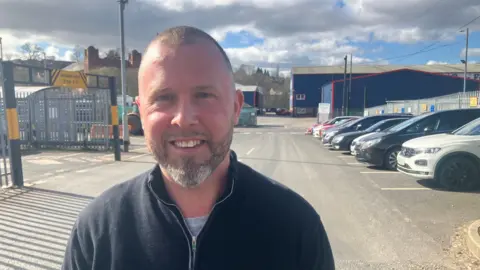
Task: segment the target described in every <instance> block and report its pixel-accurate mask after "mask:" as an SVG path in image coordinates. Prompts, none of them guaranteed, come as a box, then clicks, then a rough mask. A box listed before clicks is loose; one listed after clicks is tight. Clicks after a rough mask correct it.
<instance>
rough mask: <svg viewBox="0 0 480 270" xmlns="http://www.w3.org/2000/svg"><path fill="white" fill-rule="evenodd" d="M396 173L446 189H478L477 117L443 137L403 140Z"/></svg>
mask: <svg viewBox="0 0 480 270" xmlns="http://www.w3.org/2000/svg"><path fill="white" fill-rule="evenodd" d="M397 169H398V171H400V172H402V173H405V174H408V175H410V176H413V177H415V178H420V179H434V180H435V181H436V182H438V183H439V184H440V185H441V186H443V187H445V188H447V189H450V190H456V191H458V190H474V189H477V188H479V187H480V118H477V119H476V120H473V121H472V122H470V123H468V124H466V125H464V126H463V127H461V128H459V129H457V130H455V131H453V132H451V133H445V134H437V135H430V136H424V137H420V138H416V139H412V140H409V141H406V142H405V143H403V145H402V150H401V151H400V153H399V154H398V156H397Z"/></svg>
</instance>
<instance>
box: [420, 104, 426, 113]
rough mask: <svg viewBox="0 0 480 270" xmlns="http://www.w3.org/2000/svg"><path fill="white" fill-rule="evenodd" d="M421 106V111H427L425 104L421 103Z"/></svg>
mask: <svg viewBox="0 0 480 270" xmlns="http://www.w3.org/2000/svg"><path fill="white" fill-rule="evenodd" d="M421 106H422V112H426V111H427V104H421Z"/></svg>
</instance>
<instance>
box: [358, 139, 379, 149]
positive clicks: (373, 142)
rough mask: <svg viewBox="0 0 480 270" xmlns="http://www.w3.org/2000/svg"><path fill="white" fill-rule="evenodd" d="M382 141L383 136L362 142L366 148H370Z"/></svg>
mask: <svg viewBox="0 0 480 270" xmlns="http://www.w3.org/2000/svg"><path fill="white" fill-rule="evenodd" d="M381 141H382V138H378V139H373V140H368V141H365V142H364V143H363V144H362V148H363V149H365V148H369V147H371V146H373V145H375V144H377V143H379V142H381Z"/></svg>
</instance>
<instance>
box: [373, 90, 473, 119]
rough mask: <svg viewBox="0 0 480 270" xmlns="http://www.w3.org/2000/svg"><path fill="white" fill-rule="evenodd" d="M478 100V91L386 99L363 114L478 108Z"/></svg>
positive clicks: (420, 112) (416, 113)
mask: <svg viewBox="0 0 480 270" xmlns="http://www.w3.org/2000/svg"><path fill="white" fill-rule="evenodd" d="M479 100H480V91H472V92H466V93H463V92H462V93H457V94H450V95H445V96H438V97H434V98H426V99H418V100H395V101H387V103H386V104H385V105H381V106H376V107H370V108H366V109H365V111H364V115H365V116H368V115H377V114H384V113H411V114H413V115H419V114H422V113H425V112H434V111H444V110H452V109H465V108H478V107H480V104H479Z"/></svg>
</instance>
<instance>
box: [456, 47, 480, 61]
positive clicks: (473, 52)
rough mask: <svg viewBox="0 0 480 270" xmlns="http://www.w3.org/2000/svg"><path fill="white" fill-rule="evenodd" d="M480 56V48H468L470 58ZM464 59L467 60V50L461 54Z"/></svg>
mask: <svg viewBox="0 0 480 270" xmlns="http://www.w3.org/2000/svg"><path fill="white" fill-rule="evenodd" d="M478 56H480V48H468V57H478ZM460 57H461V58H462V59H464V58H465V49H463V50H462V52H461V53H460Z"/></svg>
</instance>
